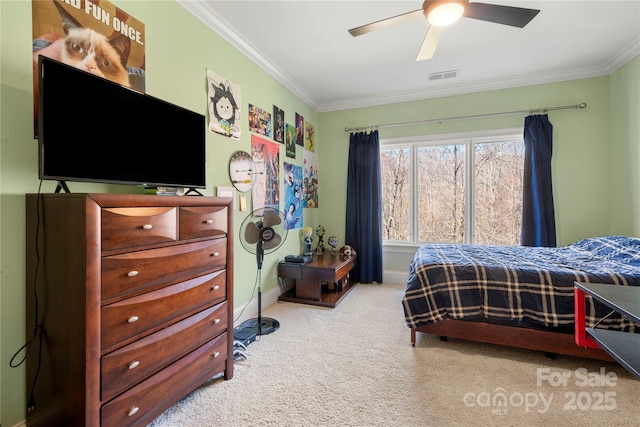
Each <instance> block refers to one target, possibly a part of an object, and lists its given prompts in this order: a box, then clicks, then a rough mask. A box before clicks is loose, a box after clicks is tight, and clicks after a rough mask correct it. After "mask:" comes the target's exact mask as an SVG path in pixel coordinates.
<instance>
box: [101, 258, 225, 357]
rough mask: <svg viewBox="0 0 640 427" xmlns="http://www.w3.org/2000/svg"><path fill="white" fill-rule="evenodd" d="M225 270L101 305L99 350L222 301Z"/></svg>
mask: <svg viewBox="0 0 640 427" xmlns="http://www.w3.org/2000/svg"><path fill="white" fill-rule="evenodd" d="M225 279H226V270H221V271H217V272H215V273H211V274H207V275H204V276H200V277H196V278H194V279H190V280H187V281H185V282H180V283H177V284H175V285H171V286H167V287H166V288H162V289H158V290H156V291H152V292H148V293H146V294H142V295H138V296H136V297H133V298H128V299H125V300H122V301H119V302H117V303H113V304H109V305H105V306H104V307H102V350H103V351H106V350H107V349H108V348H110V347H112V346H114V345H115V344H117V343H119V342H121V341H123V340H125V339H127V338H131V337H134V336H136V335H139V334H141V333H143V332H145V331H148V330H149V329H152V328H155V327H158V326H161V325H163V324H165V323H168V322H170V321H172V320H173V319H175V318H176V317H178V316H184V315H186V314H189V313H193V312H196V311H197V310H198V309H199V308H200V307H204V306H207V305H211V304H214V303H216V302H220V301H222V300H224V298H225V296H226V286H225Z"/></svg>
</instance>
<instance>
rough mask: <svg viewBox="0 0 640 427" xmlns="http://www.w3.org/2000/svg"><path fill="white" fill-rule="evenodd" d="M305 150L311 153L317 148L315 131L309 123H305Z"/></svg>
mask: <svg viewBox="0 0 640 427" xmlns="http://www.w3.org/2000/svg"><path fill="white" fill-rule="evenodd" d="M304 148H305V149H307V150H309V151H313V152H315V151H316V146H315V129H314V128H313V125H312V124H311V123H309V122H305V125H304Z"/></svg>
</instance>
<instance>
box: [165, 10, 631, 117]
mask: <svg viewBox="0 0 640 427" xmlns="http://www.w3.org/2000/svg"><path fill="white" fill-rule="evenodd" d="M177 2H178V3H179V4H180V5H182V7H184V8H185V9H187V10H188V11H189V12H191V13H192V14H193V15H194V16H196V17H197V18H198V19H200V20H201V21H202V22H203V23H205V24H206V25H207V26H208V27H209V28H211V29H212V30H213V31H215V32H216V33H217V34H219V35H220V36H221V37H222V38H223V39H224V40H226V41H227V42H229V43H230V44H231V45H232V46H234V47H235V48H236V49H238V50H239V51H240V52H241V53H243V54H244V55H245V56H247V57H248V58H249V59H250V60H252V61H253V62H254V63H256V64H257V65H258V66H259V67H260V68H262V69H263V70H264V71H265V72H266V73H267V74H269V75H270V76H271V77H273V78H274V79H275V80H277V81H278V82H280V83H281V84H282V85H283V86H284V87H286V88H287V89H288V90H290V91H291V92H292V93H293V94H294V95H296V96H297V97H298V98H300V100H302V101H303V102H304V103H305V104H307V105H308V106H309V107H311V108H312V109H313V110H314V111H316V112H318V113H327V112H332V111H341V110H349V109H354V108H365V107H373V106H379V105H385V104H394V103H399V102H410V101H419V100H422V99H431V98H441V97H446V96H455V95H464V94H470V93H478V92H486V91H491V90H500V89H512V88H516V87H522V86H531V85H538V84H547V83H557V82H562V81H568V80H577V79H583V78H590V77H600V76H606V75H609V74H611V73H613V72H615V71H616V70H618V69H619V68H620V67H622V66H623V65H625V64H626V63H627V62H629V61H630V60H631V59H633V58H635V57H636V56H638V55H639V54H640V38H638V39H636V40H634V41H633V42H632V43H630V44H629V46H627V47H626V48H625V49H623V50H622V51H621V52H620V53H618V54H617V55H615V56H614V57H613V58H612V59H611V60H610V61H608V62H607V63H606V64H603V65H602V66H598V67H588V68H581V69H566V70H561V71H554V72H550V73H536V74H532V75H526V76H518V77H514V78H507V79H496V80H492V81H485V82H481V83H472V84H467V85H464V84H459V83H457V84H452V85H451V86H450V87H441V88H428V89H425V90H422V91H409V92H404V93H403V92H399V93H389V94H386V95H381V96H372V97H364V98H354V99H350V100H346V101H338V102H334V103H324V104H321V103H320V102H319V101H318V100H317V99H316V98H315V97H313V96H312V95H311V94H310V93H309V92H308V91H307V90H305V89H304V88H303V87H302V86H300V85H299V84H298V83H297V82H296V81H295V80H294V79H293V78H292V77H291V76H290V75H288V74H287V73H286V72H285V71H283V70H282V69H280V68H279V67H278V66H276V65H275V64H273V63H272V62H271V61H270V60H269V59H268V58H266V57H265V56H264V55H263V54H262V53H261V52H259V51H258V50H256V49H255V48H254V47H253V46H252V45H251V44H250V43H249V42H248V41H247V40H245V39H244V38H243V37H242V36H241V35H239V34H238V33H236V32H235V31H233V30H232V27H231V26H230V25H228V23H227V22H226V21H225V20H224V19H223V18H222V17H221V16H220V15H218V14H217V13H216V12H215V11H213V10H211V9H210V8H208V7H207V6H206V3H207V2H201V1H189V0H177Z"/></svg>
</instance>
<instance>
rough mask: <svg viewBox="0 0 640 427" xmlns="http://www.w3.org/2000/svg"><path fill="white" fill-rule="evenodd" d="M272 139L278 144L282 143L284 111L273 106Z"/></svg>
mask: <svg viewBox="0 0 640 427" xmlns="http://www.w3.org/2000/svg"><path fill="white" fill-rule="evenodd" d="M273 118H274V121H275V122H274V124H273V139H274V140H276V141H278V142H279V143H280V144H284V111H282V110H281V109H280V108H278V107H276V106H275V105H274V106H273Z"/></svg>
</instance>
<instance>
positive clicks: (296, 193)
mask: <svg viewBox="0 0 640 427" xmlns="http://www.w3.org/2000/svg"><path fill="white" fill-rule="evenodd" d="M283 169H284V179H283V182H284V205H283V208H282V209H283V210H284V214H285V217H286V219H287V223H286V224H285V227H286V228H288V229H293V228H302V225H303V219H302V218H303V217H302V211H303V207H304V204H303V198H302V197H303V196H302V194H303V191H302V166H296V165H294V164H293V163H288V162H284V163H283Z"/></svg>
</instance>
